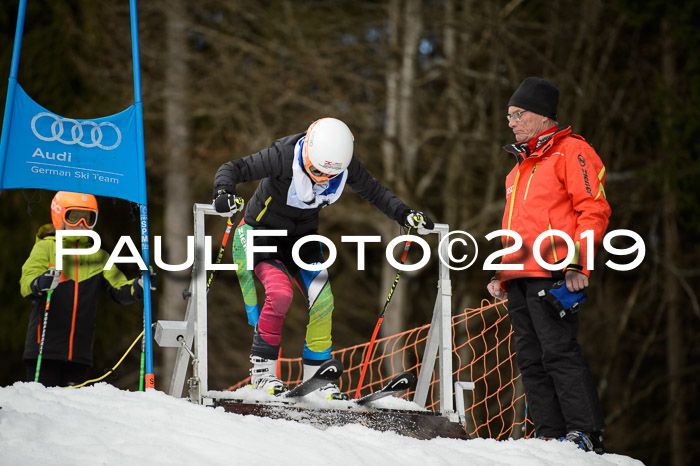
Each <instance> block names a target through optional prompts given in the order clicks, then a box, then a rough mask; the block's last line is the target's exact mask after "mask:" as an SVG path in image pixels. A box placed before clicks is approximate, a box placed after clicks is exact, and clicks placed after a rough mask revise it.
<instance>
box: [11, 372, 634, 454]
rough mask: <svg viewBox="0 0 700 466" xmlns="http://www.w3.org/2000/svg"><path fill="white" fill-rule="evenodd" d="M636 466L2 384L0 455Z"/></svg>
mask: <svg viewBox="0 0 700 466" xmlns="http://www.w3.org/2000/svg"><path fill="white" fill-rule="evenodd" d="M144 464H147V465H168V466H172V465H207V466H208V465H236V464H241V465H275V466H278V465H295V466H297V465H304V466H314V465H333V466H343V465H363V466H364V465H387V466H388V465H397V464H399V465H420V466H425V465H470V466H481V465H483V466H494V465H517V466H528V465H533V466H535V465H537V466H548V465H557V466H559V465H566V466H578V465H580V466H595V465H601V466H602V465H621V466H632V465H635V466H638V465H641V464H642V463H641V462H639V461H637V460H634V459H631V458H629V457H625V456H620V455H614V454H606V455H602V456H600V455H596V454H595V453H585V452H583V451H581V450H579V449H577V448H576V447H575V446H574V445H573V444H571V443H567V442H556V441H549V442H547V441H543V440H534V439H533V440H510V441H500V442H499V441H495V440H487V439H475V440H454V439H443V438H438V439H433V440H417V439H413V438H408V437H404V436H400V435H398V434H395V433H393V432H377V431H373V430H371V429H369V428H366V427H363V426H360V425H346V426H342V427H330V428H328V429H326V430H320V429H318V428H316V427H312V426H310V425H306V424H300V423H297V422H294V421H286V420H272V419H266V418H259V417H254V416H241V415H237V414H231V413H227V412H224V410H223V409H222V408H217V409H213V408H208V407H203V406H198V405H194V404H191V403H189V402H187V401H185V400H181V399H175V398H172V397H170V396H168V395H166V394H164V393H162V392H158V391H148V392H127V391H122V390H118V389H117V388H114V387H113V386H111V385H107V384H98V385H96V386H93V387H85V388H79V389H72V388H68V389H63V388H44V387H43V386H42V385H40V384H36V383H16V384H14V385H12V386H8V387H0V465H2V466H15V465H17V466H31V465H37V466H49V465H71V466H94V465H119V466H124V465H144Z"/></svg>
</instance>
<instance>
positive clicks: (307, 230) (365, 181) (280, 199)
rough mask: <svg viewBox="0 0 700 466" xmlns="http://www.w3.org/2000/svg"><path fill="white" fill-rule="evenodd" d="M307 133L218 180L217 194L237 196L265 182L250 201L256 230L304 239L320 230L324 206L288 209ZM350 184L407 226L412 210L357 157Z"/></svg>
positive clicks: (236, 164)
mask: <svg viewBox="0 0 700 466" xmlns="http://www.w3.org/2000/svg"><path fill="white" fill-rule="evenodd" d="M305 134H306V133H300V134H294V135H291V136H286V137H284V138H281V139H278V140H276V141H275V142H274V143H273V144H272V145H271V146H270V147H268V148H267V149H263V150H261V151H260V152H257V153H255V154H251V155H248V156H246V157H243V158H240V159H236V160H232V161H230V162H226V163H225V164H223V165H222V166H221V167H220V168H219V170H218V171H217V172H216V176H215V177H214V193H216V192H217V190H219V189H225V190H226V191H227V192H229V193H235V192H236V185H237V184H238V183H244V182H248V181H255V180H262V181H260V184H259V185H258V187H257V189H256V190H255V193H253V197H252V198H251V199H250V200H249V201H248V205H247V207H246V211H245V222H246V223H247V224H248V225H251V226H252V227H254V228H263V229H267V230H287V235H288V236H303V235H307V234H312V233H315V232H316V231H317V230H318V213H319V211H320V210H321V206H319V207H316V208H313V209H300V208H298V207H293V206H290V205H287V192H288V190H289V186H290V184H291V183H292V164H293V163H294V146H295V145H296V143H297V142H298V141H299V139H301V138H302V137H303V136H304V135H305ZM347 170H348V178H347V184H349V185H350V187H351V188H352V189H353V190H354V191H355V192H356V193H357V194H359V195H360V197H361V198H362V199H365V200H367V201H369V203H370V204H372V205H373V206H374V207H376V208H377V209H379V210H381V211H382V212H384V214H385V215H386V216H387V217H389V218H391V219H393V220H396V221H397V222H399V224H400V225H403V222H404V220H405V218H406V217H407V216H408V214H409V212H410V211H411V209H410V208H409V207H408V206H407V205H406V204H404V203H403V202H402V201H401V200H400V199H399V198H398V197H396V195H395V194H394V193H392V192H391V191H390V190H389V189H388V188H386V187H385V186H383V185H382V184H381V183H379V181H377V179H376V178H374V177H372V175H370V174H369V172H368V171H367V169H366V168H365V167H364V165H362V163H361V162H360V161H359V159H358V158H357V157H355V156H354V155H353V156H352V160H351V161H350V165H348V169H347Z"/></svg>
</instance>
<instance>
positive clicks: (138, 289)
mask: <svg viewBox="0 0 700 466" xmlns="http://www.w3.org/2000/svg"><path fill="white" fill-rule="evenodd" d="M149 275H150V277H151V291H155V290H157V289H158V276H157V275H156V272H155V270H153V267H151V268H150V274H149ZM132 289H133V295H134V297H135V298H136V299H143V271H141V272H139V276H138V278H137V279H136V280H134V285H133V288H132Z"/></svg>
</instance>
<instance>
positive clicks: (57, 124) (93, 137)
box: [32, 112, 122, 150]
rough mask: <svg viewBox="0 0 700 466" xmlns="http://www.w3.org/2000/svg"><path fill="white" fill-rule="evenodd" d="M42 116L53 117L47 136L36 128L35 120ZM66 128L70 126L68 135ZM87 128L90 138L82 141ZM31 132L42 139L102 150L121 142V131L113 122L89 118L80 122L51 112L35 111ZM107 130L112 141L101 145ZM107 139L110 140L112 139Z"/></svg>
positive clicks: (114, 147) (116, 145) (110, 148)
mask: <svg viewBox="0 0 700 466" xmlns="http://www.w3.org/2000/svg"><path fill="white" fill-rule="evenodd" d="M43 117H47V118H53V120H54V121H53V123H51V134H50V135H48V136H46V135H41V134H39V131H37V129H36V122H37V121H38V120H39V119H40V118H43ZM68 128H70V136H68V134H67V132H66V130H67V129H68ZM103 128H105V130H104V131H105V133H103ZM88 130H89V134H90V140H89V141H88V142H85V141H83V136H84V135H85V133H86V131H88ZM32 132H33V133H34V136H36V137H38V138H39V139H41V140H42V141H58V142H60V143H62V144H67V145H73V144H80V145H81V146H83V147H87V148H91V147H99V148H100V149H103V150H112V149H116V148H117V147H118V146H119V144H121V142H122V133H121V131H119V128H117V126H116V125H115V124H114V123H110V122H109V121H105V122H102V123H95V122H94V121H90V120H85V121H82V122H81V121H78V120H73V119H71V118H61V117H59V116H57V115H54V114H53V113H47V112H42V113H37V114H36V115H34V118H32ZM107 132H109V133H113V135H110V136H113V143H111V144H110V145H103V144H102V139H103V138H104V136H105V134H107ZM109 141H110V142H112V139H110V140H109Z"/></svg>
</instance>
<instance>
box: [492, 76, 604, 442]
mask: <svg viewBox="0 0 700 466" xmlns="http://www.w3.org/2000/svg"><path fill="white" fill-rule="evenodd" d="M558 103H559V90H558V89H557V88H556V87H555V86H554V85H553V84H552V83H550V82H548V81H545V80H544V79H541V78H535V77H529V78H526V79H525V80H524V81H523V82H522V83H521V84H520V86H519V87H518V89H517V90H516V91H515V93H514V94H513V96H512V97H511V99H510V101H509V102H508V115H507V118H508V122H509V124H508V126H509V127H510V128H511V129H512V130H513V133H514V134H515V139H516V141H517V142H516V143H515V144H510V145H508V146H506V147H505V148H504V149H505V150H506V151H507V152H510V153H512V154H513V155H514V156H515V159H516V164H515V166H514V167H513V169H512V170H511V172H510V173H509V174H508V176H507V177H506V186H505V187H506V207H505V212H504V215H503V229H506V230H511V231H514V232H515V233H517V234H518V235H519V236H520V238H522V246H521V247H520V248H519V249H518V250H517V251H514V252H510V253H508V254H505V255H504V256H503V260H502V263H501V268H502V270H501V271H499V272H498V273H496V276H495V277H494V278H493V279H492V280H491V282H490V283H489V285H488V291H489V292H490V293H491V295H492V296H494V297H495V298H497V299H505V298H508V314H509V317H510V321H511V324H512V326H513V332H514V333H515V349H516V354H517V361H518V366H519V368H520V372H521V373H522V376H523V384H524V386H525V393H526V396H527V402H528V407H529V412H530V414H531V417H532V420H533V422H534V424H535V434H536V435H537V436H538V437H540V438H559V439H563V438H565V439H566V440H570V441H573V442H575V443H576V444H577V445H578V446H579V447H580V448H582V449H584V450H586V451H595V452H596V453H603V452H604V451H605V450H604V447H603V437H602V430H603V428H604V427H605V423H604V421H603V413H602V409H601V406H600V401H599V399H598V392H597V389H596V384H595V381H594V379H593V376H592V374H591V372H590V369H589V368H588V364H587V363H586V360H585V358H584V357H583V355H582V353H581V348H580V346H579V344H578V342H577V334H578V314H577V313H576V312H575V311H574V310H577V309H578V308H577V307H573V308H570V309H565V308H566V307H568V305H565V306H560V307H559V308H557V309H556V310H555V308H554V307H552V306H550V302H551V300H550V298H551V296H552V295H555V293H556V296H557V297H558V298H562V302H564V301H566V300H568V298H571V297H573V298H572V299H571V301H572V302H575V301H576V300H577V298H580V297H581V296H582V295H583V290H584V288H585V287H587V286H588V278H589V275H590V269H591V268H592V267H593V259H594V257H593V256H594V254H595V250H596V246H597V245H598V244H599V243H600V241H602V237H603V235H604V234H605V230H606V228H607V226H608V219H609V217H610V213H611V211H610V206H609V204H608V202H607V200H606V196H605V190H604V182H605V167H604V166H603V163H602V162H601V160H600V157H598V154H596V152H595V150H594V149H593V148H592V147H591V146H590V145H589V144H588V143H586V141H585V140H584V139H583V138H582V137H581V136H578V135H575V134H573V133H572V132H571V127H566V128H560V127H558V126H557V121H556V120H557V105H558ZM554 230H558V231H554ZM547 233H551V234H547ZM567 237H568V238H567ZM569 239H570V241H568V240H569ZM567 241H568V242H567ZM515 242H516V238H514V237H511V236H503V246H504V247H509V246H511V245H514V244H515ZM569 243H570V244H569ZM555 264H556V265H555ZM558 281H561V283H557V282H558ZM559 287H560V288H561V289H557V288H559ZM550 291H554V292H555V293H551V292H550ZM563 295H566V296H563ZM564 298H567V299H564ZM557 304H560V302H559V301H557ZM567 310H568V312H567Z"/></svg>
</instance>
